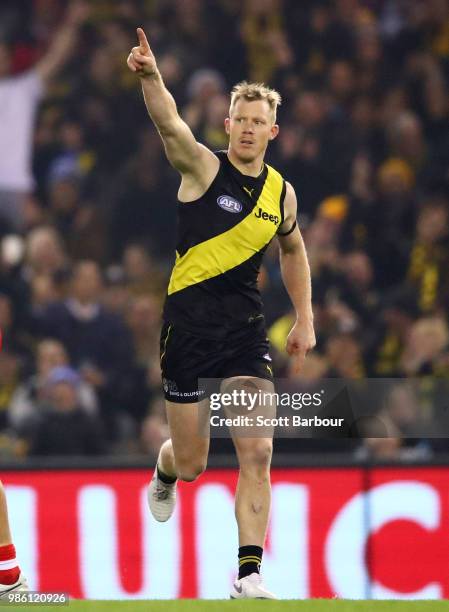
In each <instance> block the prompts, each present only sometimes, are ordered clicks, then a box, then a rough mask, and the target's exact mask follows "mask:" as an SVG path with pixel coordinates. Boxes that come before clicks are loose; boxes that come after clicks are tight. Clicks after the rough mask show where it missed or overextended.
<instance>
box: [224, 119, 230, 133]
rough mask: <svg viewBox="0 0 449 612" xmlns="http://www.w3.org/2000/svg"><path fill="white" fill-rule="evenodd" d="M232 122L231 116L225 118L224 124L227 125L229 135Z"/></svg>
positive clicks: (226, 130) (226, 129)
mask: <svg viewBox="0 0 449 612" xmlns="http://www.w3.org/2000/svg"><path fill="white" fill-rule="evenodd" d="M230 124H231V120H230V119H229V117H226V119H225V120H224V126H225V132H226V134H227V135H228V136H229V134H230Z"/></svg>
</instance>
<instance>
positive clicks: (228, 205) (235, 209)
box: [217, 195, 243, 213]
mask: <svg viewBox="0 0 449 612" xmlns="http://www.w3.org/2000/svg"><path fill="white" fill-rule="evenodd" d="M217 204H218V206H220V208H222V209H223V210H227V211H228V212H232V213H239V212H242V208H243V206H242V205H241V204H240V202H238V201H237V200H234V198H231V197H230V196H227V195H222V196H220V197H219V198H218V199H217Z"/></svg>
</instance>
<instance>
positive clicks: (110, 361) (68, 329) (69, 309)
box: [36, 261, 133, 435]
mask: <svg viewBox="0 0 449 612" xmlns="http://www.w3.org/2000/svg"><path fill="white" fill-rule="evenodd" d="M102 286H103V281H102V275H101V272H100V269H99V267H98V265H97V264H96V263H95V262H93V261H81V262H79V263H78V264H76V266H75V267H74V269H73V273H72V277H71V281H70V287H69V290H68V295H67V298H66V299H64V300H62V301H59V302H55V303H53V304H50V305H49V306H48V307H47V308H46V309H45V311H44V312H42V313H38V314H37V316H36V325H37V329H38V330H39V331H40V334H41V335H42V336H44V337H49V338H55V339H56V340H59V342H61V343H62V344H63V345H64V347H65V348H66V350H67V352H68V355H69V357H70V361H71V363H72V364H73V365H74V366H75V367H76V368H77V369H78V370H79V372H80V374H81V376H82V378H83V379H84V380H85V381H86V382H88V383H89V384H91V385H92V386H93V387H94V389H95V390H96V392H97V394H98V397H99V400H100V405H101V409H102V413H103V417H104V418H107V419H108V421H109V428H110V429H109V431H110V434H111V435H113V434H114V433H115V427H116V423H115V418H116V416H117V415H116V412H118V413H120V412H122V411H123V409H124V405H123V404H126V402H127V401H128V393H129V385H128V383H127V378H126V375H127V372H128V371H129V369H130V367H131V365H132V361H133V359H132V346H131V338H130V334H129V332H128V329H127V328H126V326H125V324H124V321H123V320H122V319H121V318H120V317H119V316H118V315H116V314H114V313H111V312H109V311H108V310H106V309H105V308H104V306H103V305H102V304H101V291H102Z"/></svg>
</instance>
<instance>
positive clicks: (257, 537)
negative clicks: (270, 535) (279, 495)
mask: <svg viewBox="0 0 449 612" xmlns="http://www.w3.org/2000/svg"><path fill="white" fill-rule="evenodd" d="M234 445H235V448H236V451H237V457H238V460H239V464H240V472H239V479H238V483H237V489H236V493H235V516H236V519H237V524H238V531H239V545H240V546H252V545H254V546H260V547H261V548H263V545H264V542H265V536H266V533H267V525H268V518H269V513H270V506H271V483H270V464H271V455H272V451H273V442H272V440H271V439H269V438H238V437H236V438H235V439H234Z"/></svg>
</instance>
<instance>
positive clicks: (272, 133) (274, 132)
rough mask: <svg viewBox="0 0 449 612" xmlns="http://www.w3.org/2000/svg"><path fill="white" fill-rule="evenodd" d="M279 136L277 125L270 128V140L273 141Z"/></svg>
mask: <svg viewBox="0 0 449 612" xmlns="http://www.w3.org/2000/svg"><path fill="white" fill-rule="evenodd" d="M278 134H279V126H278V124H277V123H275V124H274V125H272V126H271V130H270V140H274V139H275V138H276V136H277V135H278Z"/></svg>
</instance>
